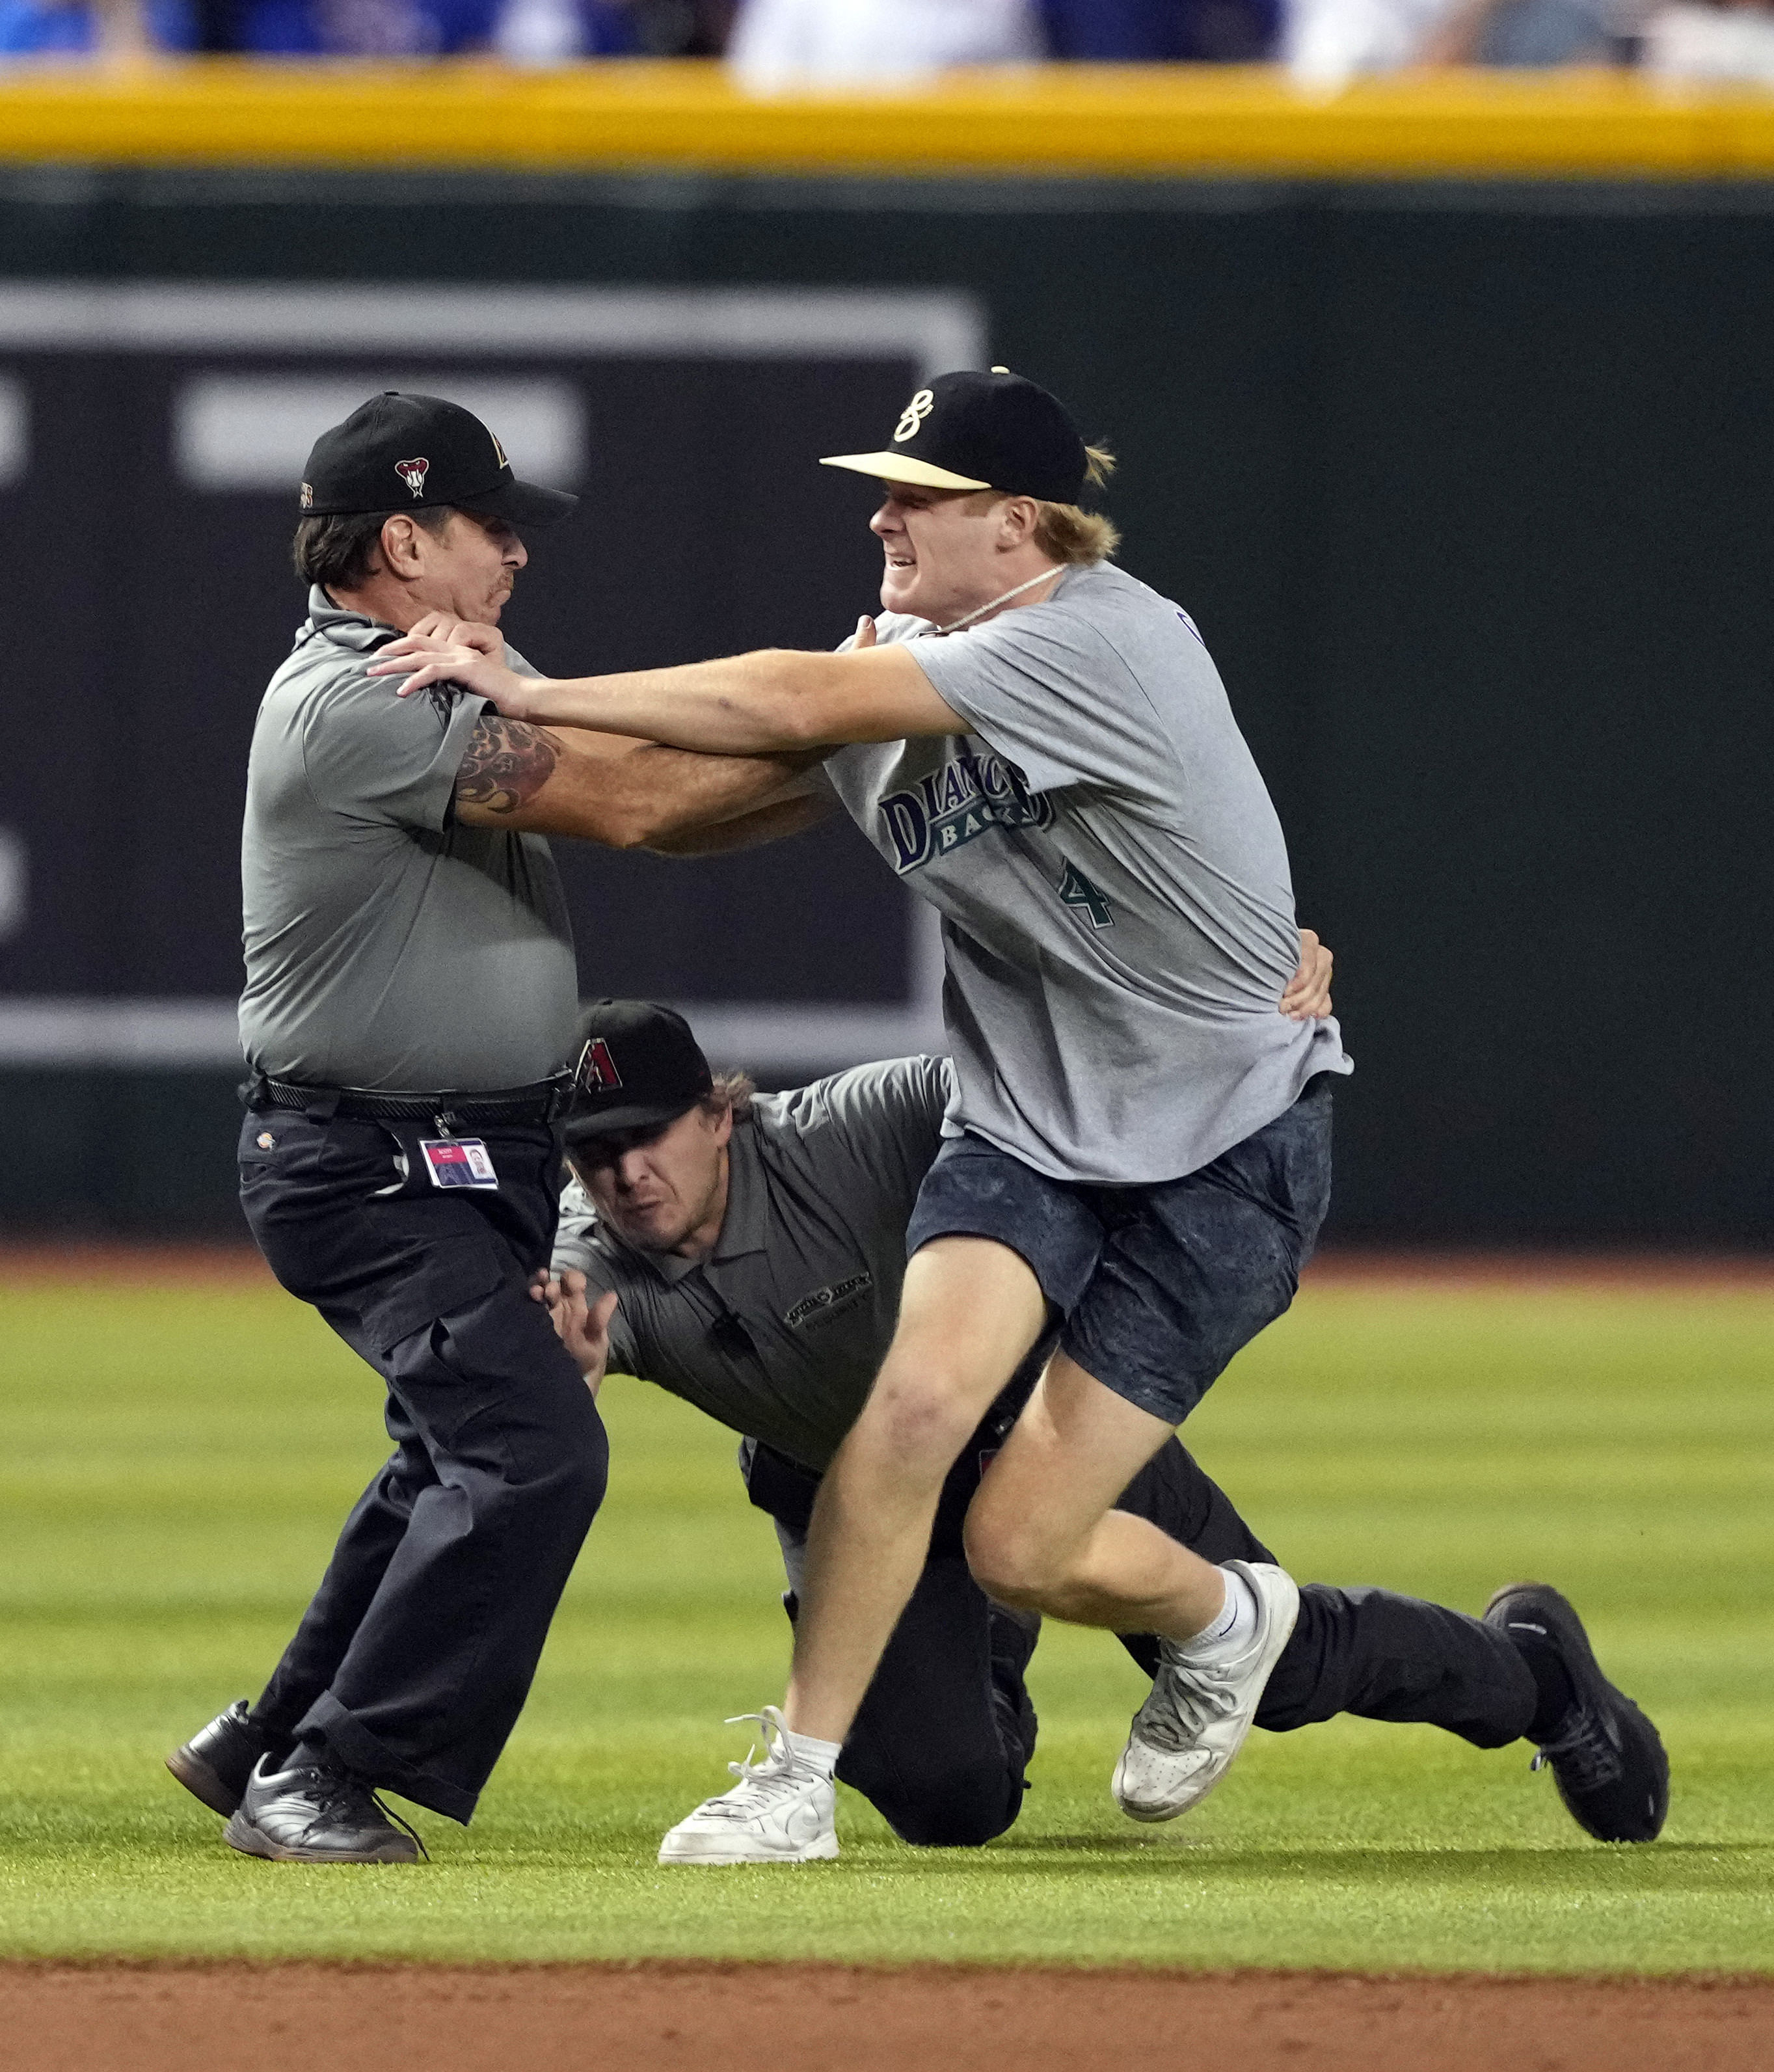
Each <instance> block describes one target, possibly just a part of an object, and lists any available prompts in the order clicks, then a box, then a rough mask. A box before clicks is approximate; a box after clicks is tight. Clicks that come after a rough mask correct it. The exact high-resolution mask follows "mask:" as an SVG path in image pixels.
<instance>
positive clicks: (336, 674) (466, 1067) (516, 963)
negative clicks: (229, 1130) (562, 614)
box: [240, 588, 578, 1093]
mask: <svg viewBox="0 0 1774 2072" xmlns="http://www.w3.org/2000/svg"><path fill="white" fill-rule="evenodd" d="M391 638H392V628H391V627H386V626H383V625H380V624H379V623H377V622H376V620H374V619H368V618H366V617H364V615H363V614H362V613H360V612H355V611H340V610H339V608H338V607H337V606H335V605H334V604H333V603H332V602H331V600H330V599H329V598H328V597H327V595H326V592H325V591H324V590H321V589H318V588H316V589H315V590H313V591H311V592H310V596H309V617H308V619H307V620H306V623H304V624H303V626H302V630H301V631H300V632H299V633H298V635H296V644H295V648H294V652H292V654H291V655H290V659H289V660H288V661H286V662H285V664H284V665H283V667H282V668H281V669H279V670H278V672H277V674H276V676H273V678H272V679H271V686H270V689H269V690H268V691H266V693H265V700H264V702H263V704H262V705H261V706H260V708H259V717H258V724H257V726H256V727H255V728H254V730H253V753H252V758H251V760H250V762H249V763H248V767H247V781H246V820H245V824H244V827H243V828H242V830H241V836H240V878H241V884H242V889H243V891H244V911H245V931H244V939H245V948H246V990H245V992H244V993H243V995H242V996H241V999H240V1046H241V1048H242V1049H243V1050H244V1051H245V1053H246V1056H247V1060H248V1063H249V1064H252V1065H253V1066H255V1067H257V1069H258V1070H259V1071H262V1072H265V1073H268V1074H269V1075H270V1076H271V1077H272V1078H273V1079H294V1080H298V1081H299V1082H301V1083H304V1084H307V1085H310V1086H345V1087H371V1088H375V1089H377V1090H380V1091H396V1090H399V1091H411V1092H418V1093H429V1092H435V1091H454V1092H464V1093H468V1092H485V1091H490V1090H491V1089H493V1088H496V1087H521V1086H528V1085H530V1084H531V1083H533V1082H534V1081H536V1080H537V1079H546V1078H547V1077H548V1075H549V1074H551V1073H552V1072H555V1071H558V1070H559V1069H560V1067H561V1065H562V1064H563V1063H564V1062H565V1059H566V1056H567V1053H568V1051H569V1049H570V1048H571V1047H572V1043H573V1023H574V1019H575V1017H576V1015H577V1008H578V985H577V972H576V970H575V967H574V962H573V931H572V928H571V927H570V925H569V922H568V919H567V910H566V902H565V898H564V897H563V895H562V893H561V881H560V878H559V875H558V874H557V873H556V870H555V865H554V859H553V858H552V857H551V856H550V854H549V853H548V844H547V842H546V841H544V840H543V838H542V837H540V835H529V834H508V833H503V832H501V831H499V829H496V828H470V827H464V826H462V824H460V823H459V822H458V820H456V817H455V815H454V796H455V787H456V776H457V772H458V770H459V769H460V767H461V765H462V755H463V753H464V751H465V750H466V747H467V746H468V738H469V736H470V734H472V733H473V732H474V723H475V722H476V721H477V720H478V718H479V717H480V715H481V713H483V711H484V710H485V709H486V705H487V701H486V700H485V699H484V698H481V697H472V696H470V695H468V694H466V693H459V692H458V693H451V692H447V691H433V692H431V693H427V694H423V695H421V696H420V697H413V698H400V697H396V696H395V695H394V690H393V686H392V685H391V683H390V681H389V680H388V678H387V677H385V676H368V675H366V674H365V671H366V670H367V669H368V666H369V664H370V662H371V660H372V659H373V657H374V655H375V653H376V650H377V649H378V648H380V647H381V646H382V645H383V644H384V643H385V642H387V641H388V639H391ZM511 664H512V666H513V667H514V668H528V664H527V663H525V662H524V661H523V660H521V659H520V658H519V656H517V655H515V653H514V654H512V655H511Z"/></svg>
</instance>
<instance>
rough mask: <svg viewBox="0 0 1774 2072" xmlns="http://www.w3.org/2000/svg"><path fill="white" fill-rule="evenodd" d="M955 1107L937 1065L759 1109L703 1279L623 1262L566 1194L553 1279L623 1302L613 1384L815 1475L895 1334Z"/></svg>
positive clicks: (737, 1143) (625, 1256) (674, 1261)
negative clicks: (637, 1384)
mask: <svg viewBox="0 0 1774 2072" xmlns="http://www.w3.org/2000/svg"><path fill="white" fill-rule="evenodd" d="M950 1092H951V1079H950V1075H949V1070H948V1066H947V1061H946V1060H944V1059H939V1058H901V1059H895V1060H894V1061H893V1062H892V1063H888V1064H881V1065H861V1066H858V1067H856V1070H855V1071H848V1072H840V1073H838V1074H837V1075H836V1076H835V1077H833V1078H832V1079H819V1080H817V1081H815V1083H814V1084H813V1085H811V1086H810V1087H801V1088H799V1090H798V1091H795V1092H793V1093H786V1094H766V1095H759V1096H758V1097H757V1099H756V1100H755V1101H754V1104H753V1107H752V1112H751V1114H750V1116H749V1118H748V1119H746V1120H744V1121H741V1122H739V1123H737V1124H735V1125H734V1128H733V1138H732V1143H731V1148H730V1151H729V1160H730V1164H729V1179H728V1196H727V1213H726V1215H725V1219H724V1220H723V1222H722V1224H721V1236H720V1239H719V1240H718V1241H717V1244H716V1245H715V1248H714V1250H713V1252H712V1253H711V1254H710V1256H709V1257H708V1259H707V1260H704V1261H703V1262H702V1263H700V1264H694V1263H692V1261H690V1260H684V1259H679V1258H676V1257H674V1256H672V1255H671V1254H670V1253H668V1252H638V1251H634V1250H633V1249H631V1248H630V1247H629V1246H627V1245H626V1244H623V1243H622V1239H620V1238H618V1236H617V1235H615V1233H614V1231H610V1230H609V1229H607V1228H606V1227H604V1226H603V1225H602V1224H600V1223H599V1222H598V1220H597V1214H596V1211H594V1210H593V1208H592V1206H591V1204H590V1202H589V1201H588V1200H587V1198H586V1197H585V1193H584V1190H582V1189H581V1187H580V1186H578V1185H577V1183H575V1184H574V1185H573V1186H569V1188H568V1190H567V1191H566V1194H565V1197H564V1198H563V1200H562V1204H561V1211H562V1212H561V1233H560V1235H559V1237H558V1238H557V1239H556V1245H555V1255H554V1264H555V1270H556V1272H561V1271H563V1270H564V1269H565V1268H567V1267H569V1266H571V1267H577V1268H579V1270H580V1271H581V1272H583V1273H584V1274H585V1277H586V1279H587V1281H589V1284H590V1286H591V1289H592V1290H593V1293H596V1294H603V1293H607V1292H608V1291H609V1290H610V1289H615V1290H616V1293H617V1294H618V1297H620V1301H618V1306H617V1310H616V1316H615V1319H614V1322H613V1323H612V1325H611V1326H610V1368H611V1370H612V1371H614V1372H620V1373H624V1374H634V1375H639V1376H640V1377H641V1379H643V1380H645V1381H652V1382H657V1383H659V1386H660V1387H662V1388H667V1389H669V1390H670V1391H671V1393H672V1394H673V1395H674V1396H682V1397H683V1398H684V1400H685V1401H686V1402H687V1403H693V1404H695V1405H696V1408H698V1409H700V1410H705V1411H706V1412H708V1415H709V1416H711V1417H715V1418H718V1419H719V1420H720V1421H721V1423H722V1424H727V1425H730V1426H731V1427H732V1429H733V1430H734V1431H736V1432H739V1433H744V1434H745V1435H746V1436H747V1437H752V1438H756V1439H762V1440H763V1441H765V1442H766V1444H767V1445H771V1446H774V1447H775V1448H776V1449H777V1450H778V1452H780V1453H786V1454H787V1455H788V1456H789V1457H790V1459H792V1460H796V1461H800V1462H802V1463H803V1466H807V1467H809V1468H811V1469H814V1470H823V1468H824V1467H825V1466H826V1464H827V1461H829V1460H830V1459H831V1457H832V1454H833V1453H836V1450H837V1449H838V1445H839V1443H840V1441H841V1440H842V1439H843V1437H844V1434H845V1433H846V1432H848V1430H849V1429H850V1427H851V1426H852V1424H854V1423H855V1421H856V1413H857V1412H859V1411H860V1409H861V1408H862V1405H863V1401H864V1398H865V1397H866V1396H867V1395H868V1393H869V1386H870V1384H871V1383H873V1380H874V1378H875V1371H876V1369H877V1367H879V1366H880V1364H881V1355H882V1353H883V1352H884V1350H885V1348H886V1346H887V1343H888V1342H889V1339H890V1338H892V1336H893V1323H894V1320H895V1318H897V1315H898V1313H899V1291H900V1285H901V1282H902V1281H903V1280H904V1279H905V1226H906V1223H908V1222H909V1221H910V1217H911V1213H912V1205H913V1203H914V1202H915V1201H916V1200H917V1198H918V1186H919V1185H920V1183H921V1182H922V1180H923V1178H924V1175H925V1174H926V1172H927V1171H928V1170H929V1169H930V1162H931V1161H932V1160H933V1159H934V1157H935V1156H936V1153H937V1150H938V1147H939V1145H940V1144H941V1142H942V1112H943V1109H944V1108H945V1107H946V1106H947V1103H948V1100H949V1097H950Z"/></svg>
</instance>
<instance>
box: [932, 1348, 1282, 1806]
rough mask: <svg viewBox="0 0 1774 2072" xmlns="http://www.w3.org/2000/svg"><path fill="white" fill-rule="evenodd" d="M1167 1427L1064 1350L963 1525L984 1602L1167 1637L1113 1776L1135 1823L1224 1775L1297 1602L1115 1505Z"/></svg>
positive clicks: (1271, 1578)
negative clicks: (988, 1596)
mask: <svg viewBox="0 0 1774 2072" xmlns="http://www.w3.org/2000/svg"><path fill="white" fill-rule="evenodd" d="M1171 1429H1172V1428H1171V1426H1170V1425H1168V1424H1166V1423H1165V1422H1164V1420H1162V1419H1161V1418H1158V1417H1154V1416H1152V1415H1151V1414H1150V1413H1149V1412H1147V1411H1144V1410H1141V1409H1140V1408H1137V1407H1136V1406H1135V1404H1131V1403H1128V1402H1127V1401H1126V1400H1124V1399H1123V1398H1122V1397H1120V1396H1117V1395H1115V1392H1113V1391H1112V1390H1111V1389H1109V1388H1107V1387H1104V1386H1103V1383H1101V1382H1099V1381H1098V1380H1096V1379H1094V1377H1093V1376H1091V1375H1088V1374H1086V1372H1085V1371H1084V1370H1083V1369H1082V1367H1079V1366H1078V1364H1077V1363H1076V1362H1075V1361H1074V1360H1072V1359H1069V1358H1068V1357H1067V1356H1066V1355H1065V1354H1063V1353H1062V1354H1059V1355H1056V1356H1055V1358H1054V1359H1053V1361H1052V1362H1050V1363H1049V1367H1048V1369H1047V1371H1046V1373H1045V1375H1043V1376H1042V1377H1041V1382H1040V1383H1038V1385H1037V1387H1036V1390H1035V1392H1034V1394H1033V1396H1031V1397H1030V1399H1029V1403H1028V1404H1027V1406H1026V1407H1025V1409H1024V1412H1023V1414H1022V1416H1021V1417H1020V1418H1019V1419H1018V1420H1017V1422H1016V1426H1015V1428H1014V1429H1013V1430H1012V1433H1011V1435H1010V1437H1009V1438H1008V1440H1007V1441H1006V1442H1005V1444H1004V1449H1003V1451H1002V1452H1001V1453H1000V1454H999V1456H998V1457H997V1459H996V1461H993V1462H992V1466H991V1468H990V1469H989V1470H988V1472H987V1474H986V1476H985V1478H984V1481H983V1482H982V1483H981V1484H980V1487H979V1494H977V1495H976V1496H975V1498H974V1500H973V1504H972V1507H971V1510H970V1511H969V1512H968V1514H967V1559H968V1560H969V1562H970V1564H971V1566H972V1568H973V1571H974V1573H975V1576H976V1577H978V1578H979V1581H980V1583H981V1584H982V1585H983V1586H984V1589H986V1590H987V1591H988V1592H989V1593H990V1594H991V1595H992V1596H993V1597H997V1598H999V1599H1000V1600H1001V1601H1006V1602H1008V1603H1011V1604H1013V1605H1025V1606H1027V1607H1028V1608H1029V1609H1032V1610H1037V1611H1043V1612H1048V1613H1051V1614H1053V1616H1054V1617H1056V1618H1064V1619H1070V1620H1071V1621H1073V1622H1074V1623H1075V1624H1078V1625H1081V1626H1108V1627H1111V1628H1112V1629H1114V1630H1118V1631H1120V1632H1123V1633H1129V1632H1139V1631H1144V1632H1152V1633H1156V1634H1158V1635H1159V1636H1160V1660H1159V1665H1158V1672H1157V1675H1156V1676H1155V1677H1154V1678H1153V1679H1152V1692H1151V1695H1150V1696H1148V1698H1147V1700H1146V1702H1145V1703H1144V1704H1143V1705H1142V1706H1141V1707H1140V1710H1139V1712H1137V1713H1136V1714H1135V1716H1134V1720H1133V1725H1132V1727H1131V1730H1130V1731H1129V1733H1128V1737H1127V1746H1126V1747H1125V1749H1123V1751H1122V1754H1121V1760H1120V1761H1119V1762H1118V1763H1117V1764H1116V1766H1115V1776H1114V1778H1113V1780H1112V1782H1111V1790H1112V1791H1113V1793H1114V1795H1115V1802H1116V1803H1117V1804H1118V1805H1119V1807H1121V1809H1122V1811H1123V1812H1124V1813H1126V1814H1127V1815H1128V1816H1129V1817H1130V1818H1131V1819H1135V1820H1170V1819H1175V1818H1176V1816H1177V1815H1178V1814H1179V1813H1184V1812H1187V1811H1189V1808H1190V1807H1193V1806H1196V1805H1198V1804H1199V1803H1200V1802H1201V1799H1204V1798H1205V1796H1206V1795H1207V1794H1208V1793H1209V1791H1210V1790H1213V1786H1215V1785H1216V1784H1217V1783H1218V1782H1219V1780H1220V1779H1221V1778H1222V1777H1223V1776H1224V1775H1225V1774H1226V1771H1227V1770H1229V1769H1230V1766H1231V1764H1232V1762H1233V1760H1234V1757H1236V1756H1237V1754H1238V1750H1239V1749H1240V1748H1242V1746H1243V1745H1244V1740H1245V1737H1246V1734H1247V1733H1249V1732H1250V1725H1251V1722H1252V1720H1254V1719H1255V1716H1256V1710H1257V1707H1258V1705H1259V1703H1260V1702H1261V1700H1262V1696H1263V1688H1264V1687H1265V1685H1266V1684H1267V1682H1268V1680H1269V1675H1270V1672H1271V1671H1272V1670H1273V1668H1274V1667H1275V1663H1276V1662H1277V1660H1278V1659H1279V1657H1280V1655H1281V1651H1282V1650H1283V1648H1284V1647H1285V1646H1286V1645H1287V1639H1288V1636H1289V1635H1290V1634H1291V1633H1292V1631H1293V1627H1294V1622H1295V1619H1296V1617H1297V1616H1298V1614H1299V1610H1300V1592H1299V1589H1298V1588H1297V1587H1296V1585H1295V1583H1294V1581H1293V1579H1292V1578H1291V1577H1289V1576H1287V1575H1286V1574H1284V1573H1283V1571H1282V1570H1280V1569H1279V1568H1275V1567H1274V1566H1273V1565H1272V1564H1268V1563H1253V1562H1243V1561H1234V1562H1231V1563H1230V1564H1227V1565H1226V1567H1224V1568H1213V1567H1212V1566H1210V1565H1209V1564H1208V1563H1206V1562H1205V1561H1203V1560H1201V1558H1200V1557H1199V1556H1197V1555H1195V1554H1193V1553H1191V1552H1189V1550H1188V1549H1187V1548H1183V1547H1180V1546H1178V1545H1177V1544H1176V1543H1175V1542H1174V1541H1173V1540H1169V1539H1168V1538H1167V1537H1166V1536H1165V1535H1164V1534H1163V1533H1161V1532H1160V1531H1158V1530H1157V1529H1156V1527H1154V1526H1152V1525H1149V1524H1148V1523H1146V1522H1145V1521H1144V1519H1137V1518H1133V1517H1131V1516H1129V1515H1127V1513H1126V1512H1124V1511H1115V1510H1114V1509H1112V1508H1111V1507H1112V1505H1113V1504H1114V1503H1115V1498H1116V1497H1117V1496H1118V1495H1119V1493H1120V1492H1121V1490H1123V1489H1124V1488H1125V1487H1126V1486H1127V1483H1128V1482H1131V1480H1132V1478H1133V1477H1134V1475H1135V1474H1136V1473H1137V1472H1138V1470H1140V1467H1141V1466H1144V1463H1145V1462H1146V1461H1148V1459H1149V1458H1150V1457H1152V1454H1153V1453H1156V1450H1157V1449H1158V1448H1159V1447H1160V1445H1162V1444H1163V1443H1164V1440H1165V1439H1166V1438H1167V1437H1168V1436H1169V1433H1170V1431H1171Z"/></svg>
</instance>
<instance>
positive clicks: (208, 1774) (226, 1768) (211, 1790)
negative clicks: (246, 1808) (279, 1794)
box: [166, 1698, 277, 1820]
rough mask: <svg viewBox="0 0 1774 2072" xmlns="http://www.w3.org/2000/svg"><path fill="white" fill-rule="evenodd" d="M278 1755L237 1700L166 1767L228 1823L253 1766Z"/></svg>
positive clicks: (168, 1760)
mask: <svg viewBox="0 0 1774 2072" xmlns="http://www.w3.org/2000/svg"><path fill="white" fill-rule="evenodd" d="M275 1753H277V1745H276V1744H275V1743H274V1742H273V1740H272V1738H271V1737H270V1736H269V1734H267V1733H265V1732H264V1731H263V1730H262V1729H260V1728H258V1727H256V1726H254V1725H253V1722H252V1720H250V1719H248V1717H247V1704H246V1700H245V1699H244V1698H236V1700H235V1701H234V1703H233V1704H232V1705H230V1706H229V1707H228V1710H227V1711H226V1712H224V1713H222V1714H220V1716H218V1717H217V1718H216V1719H213V1720H211V1721H210V1723H209V1725H207V1727H203V1728H200V1729H199V1730H198V1732H197V1733H195V1734H193V1735H192V1736H191V1739H190V1740H189V1741H186V1742H184V1743H183V1744H182V1745H180V1746H179V1747H178V1748H175V1749H174V1750H173V1752H172V1753H171V1754H170V1756H168V1757H167V1758H166V1767H167V1769H168V1770H170V1771H171V1772H172V1774H173V1775H174V1776H175V1777H176V1778H178V1779H179V1782H180V1783H181V1784H182V1785H183V1786H184V1787H185V1789H186V1790H187V1791H188V1792H190V1794H191V1796H192V1797H193V1798H194V1799H202V1800H203V1803H204V1804H205V1805H206V1806H207V1807H208V1808H209V1810H210V1811H211V1812H212V1813H220V1815H221V1816H222V1818H223V1819H224V1820H225V1819H227V1818H228V1815H229V1814H231V1813H232V1811H234V1809H235V1807H236V1806H238V1805H239V1804H240V1794H241V1793H242V1792H243V1791H244V1790H245V1789H246V1781H247V1779H248V1778H249V1777H250V1776H251V1775H252V1774H253V1764H254V1763H256V1762H257V1761H258V1759H259V1757H261V1756H262V1755H273V1754H275Z"/></svg>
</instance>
